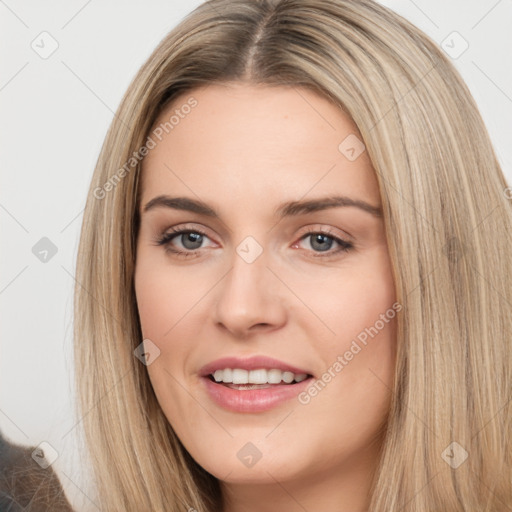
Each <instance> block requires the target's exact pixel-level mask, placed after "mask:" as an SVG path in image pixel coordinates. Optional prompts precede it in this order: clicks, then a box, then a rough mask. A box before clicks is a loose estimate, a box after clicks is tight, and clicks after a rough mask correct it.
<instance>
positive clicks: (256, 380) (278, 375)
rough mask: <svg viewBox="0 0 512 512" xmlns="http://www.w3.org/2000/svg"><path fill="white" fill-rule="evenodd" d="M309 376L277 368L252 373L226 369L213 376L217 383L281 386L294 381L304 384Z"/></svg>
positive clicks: (217, 371)
mask: <svg viewBox="0 0 512 512" xmlns="http://www.w3.org/2000/svg"><path fill="white" fill-rule="evenodd" d="M307 376H308V375H307V374H306V373H292V372H283V371H281V370H278V369H275V368H272V369H270V370H265V369H264V368H261V369H258V370H250V371H248V370H242V369H240V368H225V369H224V370H215V373H214V374H213V378H214V379H215V382H224V383H226V384H279V383H280V382H281V381H283V382H285V383H286V384H291V383H292V382H294V381H295V382H302V381H303V380H304V379H306V378H307Z"/></svg>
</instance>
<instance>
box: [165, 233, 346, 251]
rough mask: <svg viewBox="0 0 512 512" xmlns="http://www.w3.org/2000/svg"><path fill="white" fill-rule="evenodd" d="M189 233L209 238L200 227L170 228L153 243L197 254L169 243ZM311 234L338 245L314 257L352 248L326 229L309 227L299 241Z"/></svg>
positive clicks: (168, 248) (169, 249)
mask: <svg viewBox="0 0 512 512" xmlns="http://www.w3.org/2000/svg"><path fill="white" fill-rule="evenodd" d="M189 233H195V234H198V235H201V236H203V237H207V238H209V237H208V235H207V234H206V233H205V232H204V231H201V230H200V229H179V228H170V230H169V231H167V232H166V233H164V234H163V235H162V236H160V237H158V238H157V239H156V240H155V242H156V243H155V245H158V246H165V250H166V251H167V252H170V253H173V254H175V255H176V256H178V257H182V258H189V257H191V256H197V251H199V250H200V249H190V250H186V251H182V250H180V249H176V248H175V247H172V246H171V244H170V242H171V241H172V240H173V239H174V238H176V237H178V236H180V235H186V234H189ZM311 235H324V236H327V237H328V238H332V239H333V240H334V241H335V242H336V243H337V244H338V245H339V247H338V249H336V250H334V251H331V250H328V251H325V252H324V251H312V252H313V253H314V256H313V257H315V258H318V257H320V258H326V257H329V256H333V255H334V254H337V253H340V252H349V251H351V250H352V249H353V248H354V245H353V244H352V243H351V242H347V241H346V240H343V239H342V238H339V237H337V236H334V235H333V234H332V233H331V232H329V231H328V230H315V229H309V230H308V231H306V233H304V234H303V235H302V236H301V237H300V239H299V241H301V240H303V239H304V238H307V237H308V236H311Z"/></svg>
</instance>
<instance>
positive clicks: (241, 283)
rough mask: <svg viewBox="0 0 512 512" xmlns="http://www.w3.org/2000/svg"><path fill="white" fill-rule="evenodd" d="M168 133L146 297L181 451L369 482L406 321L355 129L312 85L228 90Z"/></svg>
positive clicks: (239, 464) (151, 344)
mask: <svg viewBox="0 0 512 512" xmlns="http://www.w3.org/2000/svg"><path fill="white" fill-rule="evenodd" d="M187 105H189V107H187ZM171 116H174V117H173V118H172V120H171V121H169V119H170V118H171ZM165 122H168V124H167V126H166V127H165V128H162V126H163V125H161V126H160V127H159V125H160V123H165ZM166 131H167V133H166ZM151 137H152V139H153V141H154V143H156V146H155V147H154V148H153V149H151V150H150V151H149V154H148V155H147V157H146V159H145V161H144V167H143V174H142V195H141V204H140V214H141V225H140V231H139V233H138V241H137V262H136V272H135V288H136V296H137V303H138V308H139V314H140V320H141V325H142V332H143V337H144V338H145V339H146V341H145V350H146V352H147V353H149V356H150V359H149V360H148V365H147V371H148V372H149V377H150V379H151V382H152V385H153V388H154V391H155V394H156V396H157V398H158V401H159V403H160V405H161V407H162V410H163V412H164V413H165V415H166V417H167V419H168V420H169V422H170V424H171V425H172V427H173V429H174V431H175V432H176V434H177V435H178V437H179V438H180V440H181V442H182V443H183V445H184V446H185V447H186V449H187V450H188V451H189V453H190V454H191V455H192V457H193V458H194V459H195V460H196V461H197V462H198V463H199V464H200V465H201V466H202V467H204V468H205V469H206V470H207V471H209V472H210V473H211V474H213V475H214V476H215V477H217V478H219V479H221V480H222V481H224V482H231V483H235V482H236V483H242V482H255V483H256V482H258V483H264V482H272V481H274V480H278V481H280V482H282V481H286V480H294V479H295V480H297V479H298V478H301V477H303V478H310V477H311V476H312V475H316V476H318V477H321V476H322V475H324V476H325V475H335V476H336V477H337V478H339V477H341V476H342V475H348V474H353V475H355V474H357V473H358V471H363V470H364V471H366V469H367V468H368V467H369V466H371V464H373V463H374V462H375V460H376V456H377V453H378V446H379V444H378V440H379V439H380V437H379V432H380V427H381V426H382V424H383V422H384V421H385V417H386V413H387V411H388V409H389V403H390V388H391V387H392V379H393V372H394V363H395V322H396V318H394V317H395V314H396V310H398V309H396V304H395V307H393V303H394V301H395V291H394V283H393V278H392V273H391V266H390V260H389V256H388V250H387V244H386V238H385V230H384V223H383V219H382V217H381V216H379V215H378V209H379V208H380V206H381V199H380V195H379V189H378V185H377V181H376V178H375V175H374V171H373V169H372V167H371V163H370V160H369V157H368V154H367V152H366V151H365V150H364V146H362V143H361V141H360V139H361V136H360V135H359V132H358V131H357V128H356V126H355V125H354V124H353V123H352V122H351V121H350V120H349V118H348V117H347V116H346V115H344V114H343V112H341V111H340V110H339V109H338V108H336V107H335V106H334V105H333V104H331V103H330V102H328V101H327V100H326V99H324V98H323V97H320V96H318V95H316V94H315V93H313V92H311V91H309V90H306V89H301V88H287V87H274V88H270V87H263V86H248V85H241V84H229V85H228V84H223V85H218V84H217V85H210V86H208V87H202V88H198V89H196V90H194V91H192V92H190V93H186V94H183V95H182V96H180V97H179V98H177V99H176V100H175V101H174V102H173V105H172V106H171V107H169V108H168V109H167V110H166V111H165V113H164V114H163V115H162V116H161V117H160V119H159V121H158V122H157V123H156V124H155V127H154V131H153V134H152V135H151ZM159 139H161V140H159ZM341 196H343V197H346V198H348V199H346V201H345V203H343V202H342V200H341V199H340V197H341ZM350 202H352V204H350ZM356 202H361V203H362V202H364V203H367V204H368V205H370V206H368V208H364V207H358V206H357V205H356V204H355V203H356ZM344 204H345V205H344ZM372 209H375V211H376V212H377V214H375V212H374V213H372ZM182 231H184V232H185V234H183V233H181V234H180V232H182ZM393 318H394V319H393ZM148 340H150V341H148ZM141 341H142V340H141ZM225 358H227V359H226V360H224V361H222V360H223V359H225ZM270 358H271V359H270ZM216 370H218V371H216ZM224 370H227V371H224ZM262 370H263V371H262ZM211 374H213V375H214V376H213V377H210V375H211ZM291 379H293V382H291V383H288V381H290V380H291ZM216 380H218V381H221V380H224V381H226V382H218V383H217V382H216ZM247 381H249V383H251V382H252V383H253V384H252V385H248V384H240V383H244V382H247ZM296 381H300V382H296ZM276 382H280V384H277V383H276ZM237 383H238V384H237ZM247 388H251V389H247Z"/></svg>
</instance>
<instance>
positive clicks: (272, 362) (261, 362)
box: [199, 356, 310, 377]
mask: <svg viewBox="0 0 512 512" xmlns="http://www.w3.org/2000/svg"><path fill="white" fill-rule="evenodd" d="M224 368H232V369H233V368H240V369H242V370H258V369H260V368H277V369H278V370H281V371H283V372H292V373H307V374H310V372H308V371H307V370H303V369H301V368H297V367H296V366H291V365H289V364H287V363H284V362H283V361H279V359H274V358H273V357H267V356H252V357H247V358H245V359H243V358H240V357H223V358H221V359H216V360H215V361H212V362H211V363H208V364H206V365H205V366H203V367H202V368H201V369H200V370H199V375H201V377H207V376H208V375H210V374H213V373H214V372H215V370H224Z"/></svg>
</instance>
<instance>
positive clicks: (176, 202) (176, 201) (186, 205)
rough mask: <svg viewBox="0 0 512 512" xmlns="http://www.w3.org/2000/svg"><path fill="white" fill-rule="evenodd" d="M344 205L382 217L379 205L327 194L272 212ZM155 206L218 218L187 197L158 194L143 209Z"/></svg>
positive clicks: (289, 213) (291, 213) (283, 214)
mask: <svg viewBox="0 0 512 512" xmlns="http://www.w3.org/2000/svg"><path fill="white" fill-rule="evenodd" d="M346 206H353V207H356V208H359V209H360V210H363V211H365V212H367V213H370V214H371V215H373V216H374V217H377V218H381V217H382V208H381V207H380V206H374V205H372V204H370V203H367V202H366V201H362V200H361V199H352V198H350V197H347V196H329V197H323V198H319V199H310V200H307V201H304V200H303V201H289V202H287V203H283V204H282V205H280V206H279V207H278V208H277V209H276V210H275V212H274V214H275V215H278V216H279V217H281V218H283V217H292V216H296V215H302V214H307V213H313V212H318V211H321V210H327V209H328V208H340V207H346ZM155 208H172V209H174V210H183V211H188V212H193V213H198V214H200V215H205V216H207V217H211V218H214V219H218V218H220V216H219V214H218V213H217V212H216V211H215V210H214V209H213V208H211V207H210V206H208V205H207V204H206V203H204V202H202V201H199V200H196V199H191V198H188V197H170V196H167V195H160V196H157V197H154V198H153V199H151V200H150V201H149V202H148V203H146V205H145V206H144V210H143V211H144V212H147V211H150V210H153V209H155Z"/></svg>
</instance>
